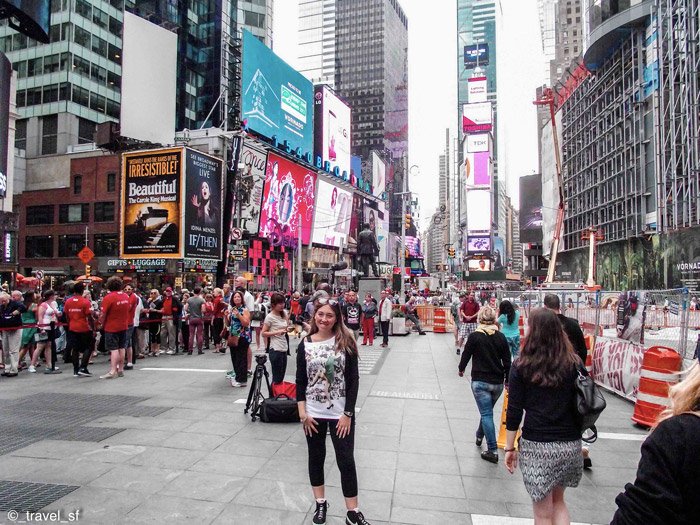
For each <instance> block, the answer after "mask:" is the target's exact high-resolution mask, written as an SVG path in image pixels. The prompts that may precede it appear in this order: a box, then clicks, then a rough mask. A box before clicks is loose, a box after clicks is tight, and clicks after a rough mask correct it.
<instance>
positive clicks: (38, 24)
mask: <svg viewBox="0 0 700 525" xmlns="http://www.w3.org/2000/svg"><path fill="white" fill-rule="evenodd" d="M50 4H51V2H50V0H0V20H2V19H5V18H7V19H9V20H8V24H9V26H10V27H11V28H12V29H14V30H15V31H19V32H20V33H22V34H23V35H26V36H28V37H30V38H33V39H34V40H38V41H39V42H41V43H43V44H48V43H49V23H50V20H51V9H50Z"/></svg>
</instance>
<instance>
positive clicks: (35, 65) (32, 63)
mask: <svg viewBox="0 0 700 525" xmlns="http://www.w3.org/2000/svg"><path fill="white" fill-rule="evenodd" d="M43 68H44V59H43V58H42V57H39V58H32V59H31V60H29V61H28V62H27V76H28V77H33V76H34V75H41V73H42V71H43Z"/></svg>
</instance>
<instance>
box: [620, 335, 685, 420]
mask: <svg viewBox="0 0 700 525" xmlns="http://www.w3.org/2000/svg"><path fill="white" fill-rule="evenodd" d="M682 363H683V358H682V357H681V355H680V354H678V353H677V352H676V351H675V350H673V349H671V348H667V347H664V346H652V347H651V348H650V349H649V350H647V351H646V352H645V353H644V360H643V361H642V373H641V376H640V378H639V391H638V392H637V401H636V403H635V405H634V414H632V421H634V422H635V423H637V424H638V425H641V426H643V427H647V428H649V427H653V426H654V424H655V423H656V420H657V418H658V417H659V414H661V412H662V411H663V410H664V409H665V408H666V407H667V406H669V404H670V401H669V399H668V389H669V387H670V386H672V385H674V384H676V383H677V382H678V380H679V372H680V369H681V365H682Z"/></svg>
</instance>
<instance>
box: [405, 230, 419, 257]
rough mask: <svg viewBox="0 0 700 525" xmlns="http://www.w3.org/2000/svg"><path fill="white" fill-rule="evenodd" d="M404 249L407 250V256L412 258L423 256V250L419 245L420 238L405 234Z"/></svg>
mask: <svg viewBox="0 0 700 525" xmlns="http://www.w3.org/2000/svg"><path fill="white" fill-rule="evenodd" d="M406 249H407V250H408V256H409V257H413V258H414V259H420V258H422V257H423V252H422V251H421V247H420V239H419V238H418V237H413V236H406Z"/></svg>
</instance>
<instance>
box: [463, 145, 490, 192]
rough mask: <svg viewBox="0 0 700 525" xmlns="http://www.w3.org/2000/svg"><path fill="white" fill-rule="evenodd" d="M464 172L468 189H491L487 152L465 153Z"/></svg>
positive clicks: (488, 155) (488, 154)
mask: <svg viewBox="0 0 700 525" xmlns="http://www.w3.org/2000/svg"><path fill="white" fill-rule="evenodd" d="M464 172H465V175H466V180H467V187H468V188H481V187H487V188H490V187H491V154H490V153H489V152H488V151H480V152H478V153H467V154H466V155H465V157H464Z"/></svg>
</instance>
